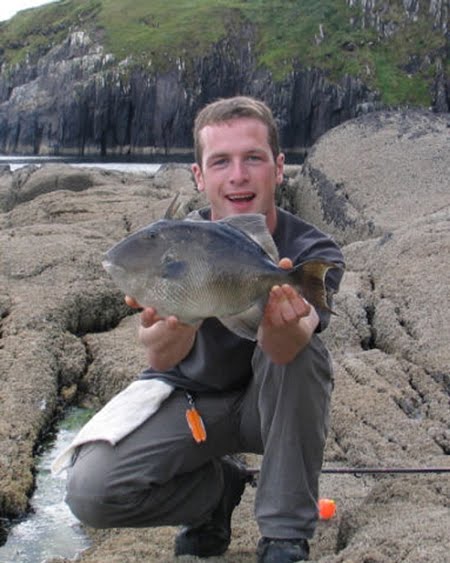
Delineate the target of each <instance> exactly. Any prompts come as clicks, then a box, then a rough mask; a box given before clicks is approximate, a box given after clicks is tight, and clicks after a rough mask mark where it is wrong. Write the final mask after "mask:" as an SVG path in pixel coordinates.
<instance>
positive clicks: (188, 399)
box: [67, 96, 343, 563]
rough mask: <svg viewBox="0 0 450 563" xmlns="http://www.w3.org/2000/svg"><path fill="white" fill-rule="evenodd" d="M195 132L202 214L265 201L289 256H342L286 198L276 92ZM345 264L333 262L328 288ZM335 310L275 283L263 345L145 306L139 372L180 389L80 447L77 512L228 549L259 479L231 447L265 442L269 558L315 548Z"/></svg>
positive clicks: (230, 109)
mask: <svg viewBox="0 0 450 563" xmlns="http://www.w3.org/2000/svg"><path fill="white" fill-rule="evenodd" d="M194 142H195V155H196V163H195V164H194V165H193V166H192V170H193V173H194V177H195V180H196V183H197V186H198V189H199V190H200V191H201V192H204V193H205V195H206V197H207V199H208V201H209V203H210V207H209V208H207V209H203V210H201V211H200V214H201V215H202V217H203V218H204V219H210V220H212V221H216V220H218V219H221V218H224V217H228V216H229V215H234V214H240V213H262V214H264V215H265V217H266V223H267V226H268V229H269V230H270V232H271V233H272V236H273V238H274V241H275V243H276V245H277V248H278V250H279V255H280V256H282V257H283V258H282V259H281V261H280V266H281V267H283V268H290V267H292V265H293V264H296V263H299V262H302V261H304V260H306V259H313V258H320V259H324V260H329V261H332V262H335V263H336V264H338V265H341V266H342V265H343V260H342V255H341V252H340V251H339V249H338V248H337V246H336V245H335V243H334V242H333V241H332V240H331V239H330V238H329V237H328V236H326V235H324V234H323V233H321V232H320V231H318V230H317V229H316V228H314V227H313V226H311V225H309V224H307V223H305V222H304V221H302V220H300V219H299V218H296V217H294V216H292V215H291V214H289V213H287V212H285V211H283V210H281V209H279V208H277V207H276V206H275V190H276V187H277V186H278V185H279V184H280V183H281V182H282V180H283V167H284V155H283V154H282V153H281V152H280V149H279V142H278V132H277V128H276V125H275V121H274V119H273V116H272V114H271V111H270V110H269V108H268V107H267V106H266V105H265V104H263V103H262V102H260V101H257V100H254V99H252V98H248V97H241V96H239V97H235V98H229V99H225V100H219V101H217V102H214V103H212V104H210V105H208V106H206V107H205V108H204V109H203V110H202V111H201V112H200V113H199V115H198V117H197V119H196V122H195V128H194ZM211 267H214V265H213V264H212V265H211ZM341 274H342V271H341V270H339V269H336V270H331V271H330V272H329V273H328V274H327V279H326V283H327V287H328V289H329V295H330V300H331V295H332V293H333V292H335V291H337V289H338V286H339V282H340V278H341ZM128 302H129V304H131V305H132V306H137V305H138V304H137V303H136V302H135V301H134V300H132V299H128ZM328 322H329V314H328V313H327V312H326V311H316V310H315V309H314V307H312V306H311V305H310V304H309V303H307V302H306V301H305V300H304V299H303V297H302V296H301V295H299V293H298V292H297V291H296V290H295V289H294V288H293V287H291V286H289V285H283V286H275V287H273V288H272V290H271V292H270V295H269V297H268V301H267V304H266V307H265V310H264V314H263V318H262V320H261V323H260V326H259V330H258V337H257V342H256V343H255V342H252V341H250V340H245V339H242V338H240V337H238V336H236V335H235V334H233V333H231V332H229V331H228V330H227V329H226V328H225V327H224V326H223V325H222V324H221V323H220V322H219V321H218V320H217V319H215V318H211V319H206V320H205V321H203V323H201V325H200V326H199V325H196V326H190V325H185V324H183V323H181V322H179V321H178V319H177V318H176V317H173V316H169V317H167V318H161V317H159V316H158V311H156V310H154V309H152V308H147V309H145V310H144V311H143V312H142V313H141V327H140V335H139V337H140V341H141V343H142V344H143V346H144V347H145V350H146V353H147V359H148V363H149V366H151V367H149V368H148V369H146V370H145V371H144V372H143V374H141V379H150V380H152V379H155V378H156V379H159V380H163V381H165V382H167V383H169V384H170V385H171V386H173V388H174V391H173V392H172V393H171V394H170V396H169V397H168V398H167V399H166V400H165V401H164V402H163V403H162V404H161V406H160V408H159V409H158V411H157V412H156V413H155V414H154V415H153V416H151V417H150V418H148V420H146V421H145V422H144V423H143V424H141V425H140V426H139V427H138V428H137V429H136V430H134V431H133V432H131V433H130V434H129V435H127V436H126V437H125V438H123V439H122V440H121V441H120V442H119V443H118V444H117V445H116V446H115V447H112V446H111V445H109V444H107V443H106V442H100V441H98V442H94V443H90V444H86V445H84V446H82V447H80V448H79V449H78V451H77V454H76V456H74V461H73V467H72V468H71V471H70V475H69V480H68V495H67V502H68V503H69V505H70V507H71V509H72V510H73V512H74V513H75V514H76V515H77V516H78V517H79V518H80V519H81V520H82V521H84V522H86V523H87V524H89V525H91V526H95V527H113V526H114V527H118V526H132V527H142V526H161V525H183V528H182V529H181V530H180V532H179V534H178V535H177V537H176V542H175V554H176V555H188V554H189V555H196V556H199V557H209V556H214V555H220V554H222V553H224V552H225V551H226V550H227V548H228V546H229V543H230V538H231V515H232V512H233V510H234V508H235V507H236V506H237V505H238V504H239V502H240V499H241V496H242V494H243V491H244V488H245V484H246V482H248V481H249V475H248V473H247V471H246V469H245V467H244V466H243V465H242V464H239V463H238V462H237V461H236V460H234V459H233V458H232V457H230V454H235V453H238V452H254V453H258V454H263V458H262V465H261V472H260V477H259V480H258V488H257V492H256V502H255V515H256V520H257V522H258V526H259V529H260V532H261V536H262V537H261V539H260V540H259V543H258V548H257V552H258V561H259V562H261V563H270V562H276V563H283V562H285V561H286V562H287V561H301V560H306V559H308V554H309V544H308V540H309V539H310V538H311V537H312V536H313V533H314V529H315V526H316V522H317V518H318V514H317V499H318V480H319V475H320V471H321V466H322V457H323V449H324V445H325V439H326V434H327V427H328V414H329V402H330V395H331V390H332V368H331V362H330V358H329V355H328V352H327V350H326V349H325V347H324V345H323V344H322V343H321V341H320V339H319V337H318V336H317V333H318V332H320V331H321V330H323V329H324V328H326V326H327V324H328ZM192 406H195V408H196V411H194V412H199V413H200V416H201V419H202V422H203V424H204V427H205V429H206V440H205V441H200V442H199V443H198V442H196V441H195V440H194V439H193V435H192V433H191V430H190V428H189V427H188V424H187V422H186V417H185V413H186V410H187V409H190V408H191V407H192ZM130 416H133V413H130ZM197 422H198V423H199V427H200V430H201V429H202V427H201V422H199V421H198V420H197Z"/></svg>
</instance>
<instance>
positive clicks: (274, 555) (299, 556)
mask: <svg viewBox="0 0 450 563" xmlns="http://www.w3.org/2000/svg"><path fill="white" fill-rule="evenodd" d="M256 552H257V554H258V563H293V562H294V561H308V560H309V543H308V540H305V539H304V538H298V539H292V540H291V539H275V538H261V539H260V540H259V542H258V548H257V551H256Z"/></svg>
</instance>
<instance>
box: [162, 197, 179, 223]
mask: <svg viewBox="0 0 450 563" xmlns="http://www.w3.org/2000/svg"><path fill="white" fill-rule="evenodd" d="M179 197H180V193H179V192H178V193H176V194H175V197H174V198H173V199H172V201H171V202H170V204H169V207H168V208H167V209H166V212H165V213H164V219H174V218H175V216H176V214H177V213H178V211H179V209H180V206H181V203H180V202H179V201H178V198H179Z"/></svg>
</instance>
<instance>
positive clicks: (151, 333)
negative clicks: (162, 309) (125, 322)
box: [125, 295, 201, 371]
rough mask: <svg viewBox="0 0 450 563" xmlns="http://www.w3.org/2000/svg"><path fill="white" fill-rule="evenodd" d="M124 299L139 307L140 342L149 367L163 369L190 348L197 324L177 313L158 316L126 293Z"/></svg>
mask: <svg viewBox="0 0 450 563" xmlns="http://www.w3.org/2000/svg"><path fill="white" fill-rule="evenodd" d="M125 302H126V304H127V305H128V306H129V307H132V308H133V309H142V311H141V317H140V320H141V324H140V327H139V342H140V343H141V344H142V345H143V346H144V348H145V350H146V353H147V360H148V362H149V364H150V366H151V367H153V368H154V369H155V370H158V371H166V370H168V369H169V368H171V367H173V366H175V365H176V364H177V363H179V362H180V361H181V360H182V359H183V358H185V357H186V356H187V354H188V353H189V352H190V350H191V348H192V346H193V344H194V341H195V335H196V333H197V330H198V328H199V326H200V324H201V323H200V324H197V325H188V324H185V323H182V322H180V321H179V320H178V318H177V317H175V316H173V315H171V316H169V317H160V316H159V315H158V313H157V311H156V309H154V308H153V307H145V308H142V307H141V306H140V305H139V303H138V302H137V301H136V300H135V299H133V298H132V297H129V296H128V295H127V296H126V297H125Z"/></svg>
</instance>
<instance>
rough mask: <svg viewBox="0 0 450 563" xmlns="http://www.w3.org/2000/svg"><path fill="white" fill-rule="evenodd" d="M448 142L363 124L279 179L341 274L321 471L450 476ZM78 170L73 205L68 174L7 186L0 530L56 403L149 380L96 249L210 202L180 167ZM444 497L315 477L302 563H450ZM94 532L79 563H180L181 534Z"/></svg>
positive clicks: (18, 499) (331, 137) (245, 546)
mask: <svg viewBox="0 0 450 563" xmlns="http://www.w3.org/2000/svg"><path fill="white" fill-rule="evenodd" d="M448 135H449V129H448V127H447V126H446V121H445V119H443V117H442V116H437V115H434V114H429V113H423V112H381V113H379V114H369V115H367V116H364V117H360V118H357V119H355V120H352V121H349V122H348V123H346V124H343V125H341V126H339V127H336V128H335V129H333V130H331V131H330V132H328V133H327V134H326V135H324V136H323V137H321V139H320V140H319V141H318V142H317V143H316V145H315V146H314V148H313V150H312V151H311V153H310V154H309V156H308V158H307V159H306V161H305V163H304V165H303V166H302V167H295V166H294V167H288V168H287V169H286V181H285V183H284V185H283V186H282V187H281V189H280V190H279V194H278V197H279V201H280V202H281V203H282V205H283V206H284V207H286V208H289V209H291V210H293V211H294V212H296V213H298V214H300V215H301V216H302V217H303V218H305V219H306V220H308V221H310V222H313V223H316V224H318V225H320V226H322V227H323V229H324V230H326V231H328V232H330V233H331V234H333V235H334V236H335V237H336V239H337V240H338V241H339V242H340V243H341V244H342V245H343V250H344V254H345V257H346V261H347V270H346V273H345V276H344V280H343V284H342V289H341V291H340V293H339V294H338V296H337V297H336V300H335V309H336V312H337V316H336V317H334V318H333V320H332V323H331V325H330V327H329V328H328V329H327V330H326V331H325V332H324V334H323V335H322V337H323V339H324V340H325V342H326V344H327V345H328V347H329V348H330V350H331V351H332V355H333V362H334V368H335V391H334V395H333V405H332V417H331V425H330V433H329V438H328V443H327V450H326V458H325V466H326V467H331V466H333V467H342V466H351V467H355V468H358V467H368V466H371V467H373V466H374V467H385V468H389V467H393V466H394V467H397V466H402V467H418V466H420V467H436V466H437V467H444V466H446V467H448V453H449V451H450V435H449V430H448V429H449V428H450V418H449V409H448V395H449V373H450V355H449V354H450V353H449V348H448V342H449V340H450V328H449V327H450V321H449V318H450V311H449V303H450V289H449V287H450V286H449V284H448V281H447V280H448V264H449V259H450V256H449V249H450V244H449V241H450V228H449V225H450V221H449V219H450V199H449V195H448V194H449V191H448V173H447V172H446V171H448V169H449V168H450V152H449V151H448ZM77 174H79V175H81V176H80V177H84V178H87V177H89V178H90V180H89V182H92V184H90V185H85V187H84V189H82V190H81V191H74V190H73V189H71V181H72V179H73V178H75V175H74V173H73V171H72V170H71V169H70V167H65V166H61V165H56V166H54V165H51V166H48V167H46V168H45V169H44V170H37V169H33V170H27V171H22V172H19V171H18V172H15V173H13V174H2V175H0V193H5V191H6V192H8V193H11V194H12V191H14V189H15V188H14V186H18V185H19V184H20V186H21V187H17V191H18V192H20V191H21V190H27V188H26V186H27V185H28V186H29V190H28V191H27V192H25V191H22V192H21V193H23V194H25V193H27V194H28V195H27V196H26V197H24V198H23V200H21V201H20V202H19V199H20V198H19V199H17V200H16V202H17V203H16V204H15V206H14V207H12V208H11V209H10V210H9V211H7V212H3V213H2V214H1V215H0V288H1V289H0V319H1V320H0V335H1V338H0V346H1V347H0V374H1V378H2V386H1V391H0V516H1V517H5V516H9V515H17V514H21V513H23V512H24V511H25V510H26V507H27V498H28V495H29V494H30V492H31V490H32V485H33V449H34V446H35V445H36V443H37V442H38V440H39V436H40V435H41V433H42V431H43V430H45V428H46V427H47V426H48V424H49V423H50V421H51V419H52V417H53V416H54V415H55V413H56V412H58V404H59V403H60V402H62V401H69V402H72V401H76V402H83V401H84V402H85V403H88V404H90V405H94V406H95V407H99V406H101V405H102V404H104V403H105V402H106V401H108V400H109V399H110V398H111V397H112V396H113V395H114V394H115V393H117V392H118V391H120V390H121V389H122V388H123V387H124V386H126V385H127V384H128V382H129V381H131V380H133V378H134V377H135V376H136V374H137V373H138V372H139V371H140V370H141V369H142V368H143V367H144V366H145V358H144V355H143V352H142V350H141V349H140V346H139V344H138V343H137V340H136V337H135V332H136V325H137V322H138V321H137V319H136V317H135V316H132V315H131V313H132V312H133V311H130V310H128V309H127V308H126V307H125V305H124V304H123V296H122V295H121V294H120V292H118V291H117V290H116V289H115V288H114V287H113V286H112V284H111V282H110V281H109V279H108V277H107V276H106V274H105V273H104V272H103V270H102V268H101V266H100V261H101V256H102V253H103V252H104V250H105V249H106V248H108V247H109V246H110V245H111V244H113V243H114V242H116V241H117V240H119V239H120V238H122V237H123V236H125V235H126V234H127V233H129V232H130V231H134V230H135V229H137V228H139V227H141V226H143V225H144V224H146V223H148V222H150V221H153V220H155V219H156V218H157V217H160V216H162V215H163V213H164V211H165V209H166V208H167V206H168V204H169V202H170V201H171V199H172V197H173V195H174V193H176V192H180V199H181V202H182V206H183V211H184V212H186V211H189V210H190V209H192V208H194V207H197V206H198V205H201V204H202V200H201V199H199V198H198V194H197V192H196V190H195V187H194V185H193V181H192V177H191V174H190V171H189V168H188V167H187V166H185V165H181V166H177V165H171V166H167V167H163V168H162V169H161V170H160V171H159V172H158V173H157V174H156V175H155V176H154V177H147V176H142V177H132V176H127V175H123V174H119V173H109V174H100V173H97V172H96V173H93V172H88V171H77ZM44 180H45V181H44ZM81 184H83V183H82V182H80V185H81ZM83 185H84V184H83ZM36 186H41V187H42V188H41V187H36ZM60 186H64V188H63V189H60ZM2 190H3V191H2ZM248 460H249V462H250V463H251V464H252V465H254V466H257V465H258V464H259V463H260V459H259V458H258V456H248ZM449 493H450V491H449V484H448V479H447V476H446V475H444V476H436V475H433V474H428V475H411V476H409V475H408V476H399V475H397V476H392V475H389V474H386V475H382V476H370V475H368V476H364V477H362V478H360V479H356V478H355V477H354V476H352V475H329V474H323V475H322V479H321V495H322V496H325V495H326V496H331V497H332V498H334V499H335V500H336V502H337V516H336V518H334V519H332V520H330V521H329V522H326V523H323V522H322V523H320V525H319V527H318V530H317V534H316V536H315V538H314V540H313V541H312V545H311V550H312V558H313V559H314V560H317V561H321V562H326V563H338V562H344V561H345V562H347V561H362V560H364V561H369V560H370V561H380V562H382V561H383V562H384V561H400V560H401V561H407V562H409V563H417V562H419V563H421V562H423V563H425V562H428V561H430V560H433V562H437V563H444V562H445V561H447V559H448V553H449V550H450V542H449V538H448V537H447V536H448V534H446V530H447V528H448V526H447V523H446V520H448V506H447V499H448V497H449ZM254 495H255V491H254V490H253V489H248V490H247V491H246V493H245V495H244V498H243V501H242V502H241V505H240V506H239V507H238V510H237V511H236V513H235V516H234V518H233V529H234V533H233V540H232V544H231V547H230V550H229V551H228V552H227V554H226V555H225V556H224V557H222V558H221V559H220V560H221V561H224V562H225V561H230V562H231V561H233V563H234V562H241V563H242V562H248V563H250V561H253V560H254V549H255V544H256V541H257V539H258V535H259V533H258V530H257V527H256V524H255V522H254V519H253V502H254ZM90 533H92V536H93V538H94V545H93V547H92V548H91V549H89V550H87V551H86V552H85V553H84V554H83V555H82V556H81V560H82V561H84V562H86V563H87V562H90V563H93V562H100V561H109V560H115V559H116V560H122V559H124V558H127V560H130V561H140V560H144V559H146V560H149V561H156V560H157V561H167V562H169V561H173V555H172V542H173V537H174V533H175V530H174V529H173V528H163V529H157V530H125V529H124V530H109V531H101V532H99V531H97V532H94V531H90Z"/></svg>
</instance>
